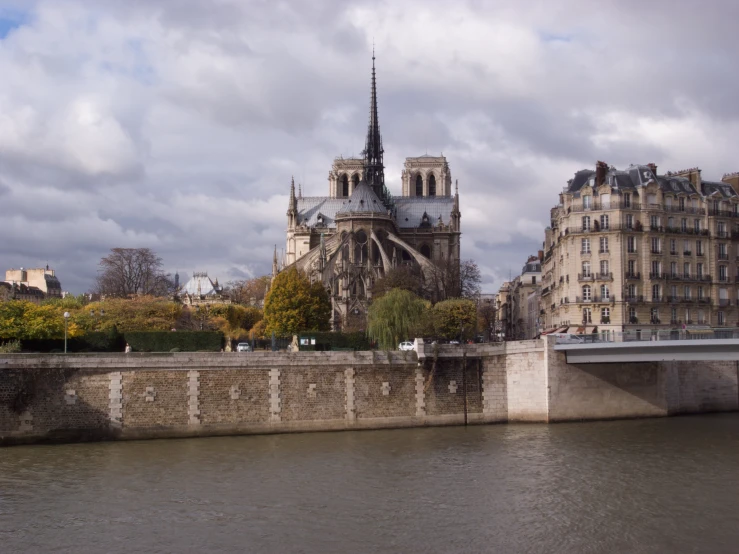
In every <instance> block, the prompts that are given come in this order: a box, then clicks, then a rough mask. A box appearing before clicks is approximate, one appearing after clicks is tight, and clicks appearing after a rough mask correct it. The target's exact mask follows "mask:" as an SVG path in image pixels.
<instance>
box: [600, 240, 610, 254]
mask: <svg viewBox="0 0 739 554" xmlns="http://www.w3.org/2000/svg"><path fill="white" fill-rule="evenodd" d="M606 252H608V237H600V253H601V254H605V253H606Z"/></svg>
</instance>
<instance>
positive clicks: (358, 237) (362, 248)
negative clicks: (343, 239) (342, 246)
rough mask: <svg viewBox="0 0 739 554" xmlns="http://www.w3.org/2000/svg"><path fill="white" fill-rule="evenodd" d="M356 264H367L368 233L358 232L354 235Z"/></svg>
mask: <svg viewBox="0 0 739 554" xmlns="http://www.w3.org/2000/svg"><path fill="white" fill-rule="evenodd" d="M354 244H355V248H354V262H355V263H360V264H361V263H367V233H365V232H364V231H357V232H356V233H355V234H354Z"/></svg>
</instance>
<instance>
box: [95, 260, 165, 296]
mask: <svg viewBox="0 0 739 554" xmlns="http://www.w3.org/2000/svg"><path fill="white" fill-rule="evenodd" d="M99 266H100V274H99V275H98V277H97V284H96V288H97V292H98V293H100V294H104V295H106V296H109V297H117V298H128V297H130V296H133V295H151V296H168V295H170V294H173V293H174V284H173V282H172V280H171V279H170V276H169V274H165V273H164V271H163V270H162V259H161V258H160V257H159V256H157V255H156V253H155V252H153V251H152V250H151V249H150V248H113V249H111V251H110V254H108V255H107V256H105V257H104V258H102V259H101V260H100V264H99Z"/></svg>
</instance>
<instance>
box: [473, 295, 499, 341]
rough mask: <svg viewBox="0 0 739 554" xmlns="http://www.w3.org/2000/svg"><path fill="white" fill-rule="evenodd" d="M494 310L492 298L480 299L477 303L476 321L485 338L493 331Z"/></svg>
mask: <svg viewBox="0 0 739 554" xmlns="http://www.w3.org/2000/svg"><path fill="white" fill-rule="evenodd" d="M496 312H497V310H496V308H495V302H494V301H492V300H481V301H480V302H479V303H478V305H477V321H478V324H479V328H480V330H481V331H482V332H484V333H485V337H486V339H487V340H490V339H491V337H492V336H493V334H494V333H495V320H496V316H497V313H496Z"/></svg>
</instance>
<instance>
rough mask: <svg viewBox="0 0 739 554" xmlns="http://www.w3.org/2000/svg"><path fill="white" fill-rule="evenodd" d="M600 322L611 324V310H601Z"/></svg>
mask: <svg viewBox="0 0 739 554" xmlns="http://www.w3.org/2000/svg"><path fill="white" fill-rule="evenodd" d="M600 322H601V323H610V322H611V308H601V309H600Z"/></svg>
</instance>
